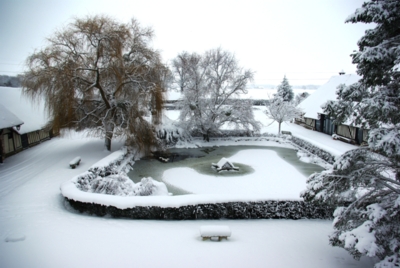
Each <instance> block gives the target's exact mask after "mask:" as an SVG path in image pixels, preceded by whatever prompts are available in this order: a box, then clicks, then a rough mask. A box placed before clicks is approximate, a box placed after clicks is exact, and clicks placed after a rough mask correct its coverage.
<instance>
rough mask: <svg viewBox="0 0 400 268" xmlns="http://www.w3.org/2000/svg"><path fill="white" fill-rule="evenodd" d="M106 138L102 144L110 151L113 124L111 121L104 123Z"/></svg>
mask: <svg viewBox="0 0 400 268" xmlns="http://www.w3.org/2000/svg"><path fill="white" fill-rule="evenodd" d="M105 129H106V138H105V140H104V146H105V147H106V149H107V151H111V140H112V137H113V134H114V125H113V124H111V123H108V124H106V126H105Z"/></svg>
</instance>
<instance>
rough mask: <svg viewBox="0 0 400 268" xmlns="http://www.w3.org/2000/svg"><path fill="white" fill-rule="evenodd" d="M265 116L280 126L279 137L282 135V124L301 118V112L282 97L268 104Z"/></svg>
mask: <svg viewBox="0 0 400 268" xmlns="http://www.w3.org/2000/svg"><path fill="white" fill-rule="evenodd" d="M265 114H266V115H267V116H268V117H269V118H270V119H272V120H273V121H272V123H273V122H275V121H276V122H277V123H278V124H279V129H278V135H280V134H281V124H282V123H283V122H287V121H290V120H292V119H293V118H295V117H297V116H300V115H301V110H300V109H299V108H297V107H296V106H295V105H294V104H293V103H291V102H288V101H285V100H284V99H283V98H282V97H280V96H276V97H275V98H274V99H272V100H271V101H270V102H269V103H268V104H267V109H266V110H265ZM272 123H271V124H272Z"/></svg>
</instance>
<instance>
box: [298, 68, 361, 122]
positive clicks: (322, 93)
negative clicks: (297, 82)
mask: <svg viewBox="0 0 400 268" xmlns="http://www.w3.org/2000/svg"><path fill="white" fill-rule="evenodd" d="M360 78H361V77H360V76H358V75H356V74H345V75H336V76H332V77H331V78H330V79H329V81H328V82H327V83H326V84H324V85H322V86H320V87H319V88H318V89H317V90H316V91H315V92H314V93H313V94H311V95H310V96H309V97H308V98H306V99H305V100H304V101H302V102H301V103H300V104H299V108H301V109H302V110H303V112H304V113H305V114H304V117H307V118H313V119H318V114H319V113H320V114H322V113H323V110H322V108H321V105H322V104H324V103H325V102H327V101H328V100H336V97H337V96H336V90H337V87H338V86H339V85H340V84H345V85H351V84H354V83H356V82H358V80H360Z"/></svg>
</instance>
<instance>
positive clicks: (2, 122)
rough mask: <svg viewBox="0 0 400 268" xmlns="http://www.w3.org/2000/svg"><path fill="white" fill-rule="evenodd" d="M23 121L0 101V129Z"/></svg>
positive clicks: (20, 123)
mask: <svg viewBox="0 0 400 268" xmlns="http://www.w3.org/2000/svg"><path fill="white" fill-rule="evenodd" d="M23 123H24V122H23V121H22V120H21V119H19V118H18V117H17V116H16V115H15V114H13V113H12V112H10V111H9V110H8V109H7V108H6V107H4V106H3V105H2V104H1V103H0V129H3V128H9V127H14V126H18V125H22V124H23Z"/></svg>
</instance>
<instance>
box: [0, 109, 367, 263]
mask: <svg viewBox="0 0 400 268" xmlns="http://www.w3.org/2000/svg"><path fill="white" fill-rule="evenodd" d="M260 112H261V110H257V111H256V117H260V118H261V117H262V114H260ZM172 116H173V113H172V114H171V117H172ZM262 118H265V115H264V116H263V117H262ZM263 124H264V125H265V126H264V128H263V131H266V130H268V131H269V132H273V133H275V132H276V131H277V126H276V124H272V125H270V126H267V125H268V122H267V121H266V120H265V119H263ZM283 129H285V130H288V131H291V132H292V133H293V134H294V135H296V136H299V137H302V138H307V139H310V140H312V141H313V143H316V144H321V146H322V145H323V146H325V147H326V148H328V149H330V150H331V151H332V152H336V153H337V154H340V153H341V152H344V151H346V150H348V149H352V148H355V147H354V146H351V145H348V144H345V143H342V142H340V141H335V140H333V139H332V138H331V137H329V136H328V135H325V134H321V133H317V132H313V131H310V130H306V129H303V128H302V127H299V126H297V125H294V124H288V125H284V126H283ZM102 144H103V141H102V140H99V139H94V138H83V137H79V136H66V137H57V138H53V139H52V140H50V141H47V142H45V143H43V144H41V145H39V146H36V147H33V148H31V149H28V150H26V151H23V152H21V153H19V154H17V155H14V156H12V157H9V158H7V159H6V160H5V163H4V164H2V165H0V267H245V266H246V267H311V268H312V267H318V268H320V267H372V266H373V263H374V262H373V260H371V259H368V258H363V259H361V261H356V260H353V259H352V257H351V256H350V255H349V254H348V253H347V252H346V251H345V250H343V249H340V248H333V247H331V246H329V244H328V235H329V233H330V232H331V231H332V226H331V225H332V222H331V221H328V220H297V221H293V220H207V221H205V220H199V221H153V220H147V221H146V220H129V219H110V218H107V217H94V216H88V215H82V214H79V213H76V212H74V211H72V210H71V209H70V208H69V207H68V205H66V204H65V202H64V200H63V198H62V196H61V194H60V185H61V184H62V183H63V182H65V181H68V180H70V179H71V178H72V177H74V176H76V175H78V174H80V173H82V172H84V171H86V170H87V169H88V168H89V167H90V166H92V165H93V164H95V163H96V162H98V161H99V160H101V159H102V158H104V157H106V156H107V155H109V154H110V153H109V152H106V151H104V150H103V145H102ZM121 146H122V142H114V143H113V147H112V148H113V150H114V151H115V150H118V149H119V148H120V147H121ZM260 152H261V151H260ZM76 156H81V158H82V161H81V164H80V165H79V166H78V168H77V169H71V168H70V167H69V162H70V161H71V160H72V159H73V158H74V157H76ZM257 157H260V156H257ZM139 198H140V197H139ZM202 225H228V226H229V227H230V228H231V230H232V236H231V237H230V238H229V239H228V240H223V241H222V242H213V241H202V240H201V238H200V234H199V228H200V226H202Z"/></svg>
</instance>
